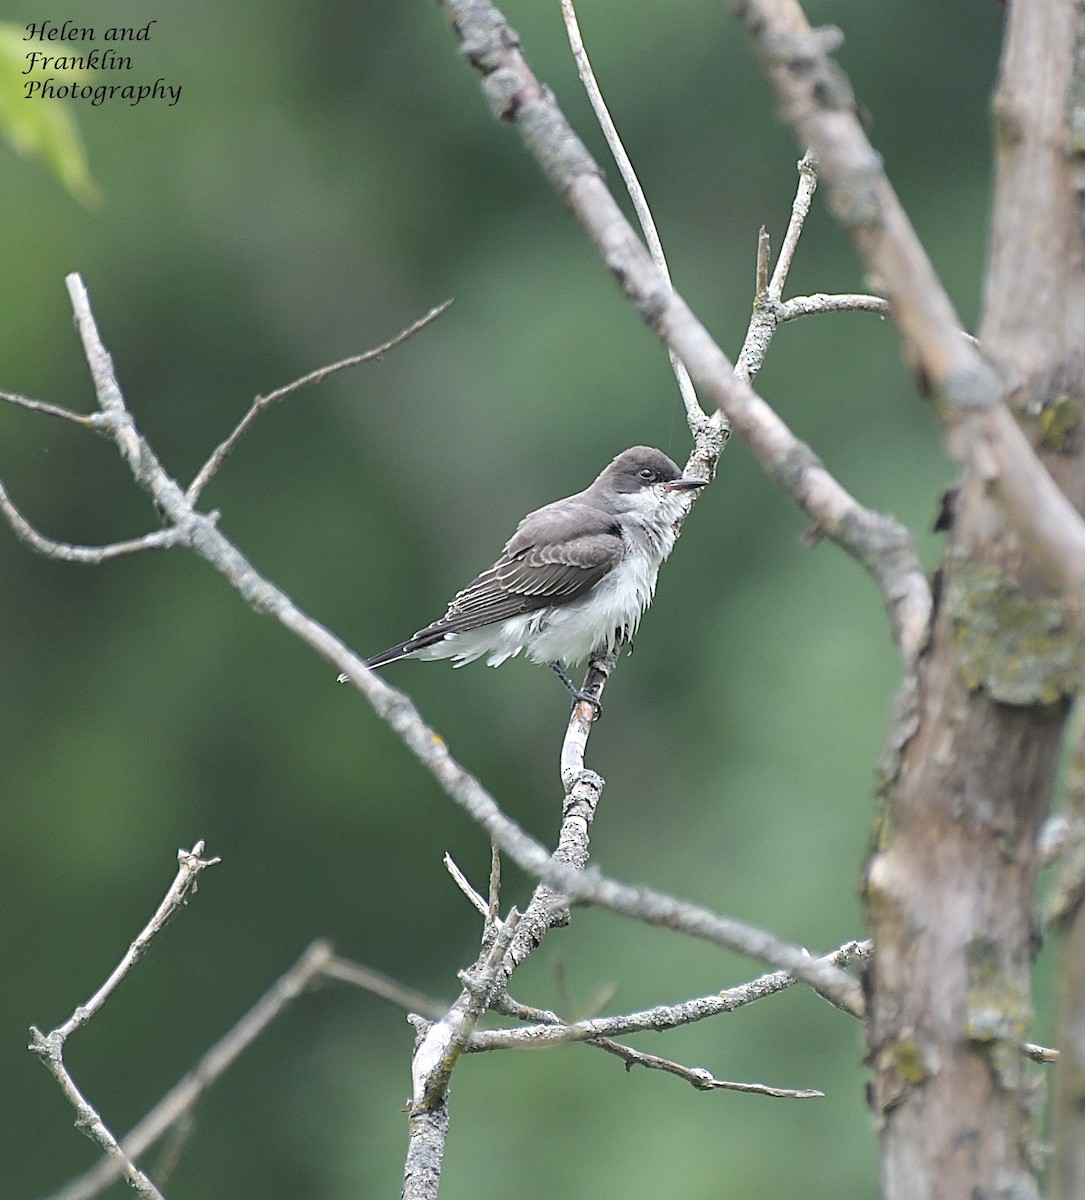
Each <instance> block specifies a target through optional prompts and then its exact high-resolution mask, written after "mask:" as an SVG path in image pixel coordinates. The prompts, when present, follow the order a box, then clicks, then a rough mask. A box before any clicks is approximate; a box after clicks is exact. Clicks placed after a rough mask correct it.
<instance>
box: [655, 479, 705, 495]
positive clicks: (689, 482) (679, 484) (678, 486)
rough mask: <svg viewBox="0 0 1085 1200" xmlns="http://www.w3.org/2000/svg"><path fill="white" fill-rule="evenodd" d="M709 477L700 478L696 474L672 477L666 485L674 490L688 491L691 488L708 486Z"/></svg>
mask: <svg viewBox="0 0 1085 1200" xmlns="http://www.w3.org/2000/svg"><path fill="white" fill-rule="evenodd" d="M707 484H708V480H707V479H698V478H697V477H696V476H695V475H683V476H682V477H681V478H680V479H671V480H669V481H668V482H667V483H666V484H664V487H666V488H669V489H670V490H671V491H672V492H688V491H689V490H690V489H691V488H699V487H706V486H707Z"/></svg>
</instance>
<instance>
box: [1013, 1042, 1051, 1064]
mask: <svg viewBox="0 0 1085 1200" xmlns="http://www.w3.org/2000/svg"><path fill="white" fill-rule="evenodd" d="M1021 1052H1022V1053H1023V1054H1024V1055H1025V1057H1026V1058H1031V1059H1032V1061H1033V1062H1038V1063H1057V1062H1058V1061H1059V1052H1058V1051H1057V1050H1054V1049H1052V1047H1050V1046H1037V1045H1036V1043H1035V1042H1022V1043H1021Z"/></svg>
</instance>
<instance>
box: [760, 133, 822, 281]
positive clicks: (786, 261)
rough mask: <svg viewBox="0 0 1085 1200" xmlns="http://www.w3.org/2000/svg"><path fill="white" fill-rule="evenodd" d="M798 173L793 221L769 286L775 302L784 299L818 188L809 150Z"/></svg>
mask: <svg viewBox="0 0 1085 1200" xmlns="http://www.w3.org/2000/svg"><path fill="white" fill-rule="evenodd" d="M798 171H799V186H798V188H797V190H796V192H795V199H794V200H793V201H792V203H791V219H790V220H789V221H788V223H787V232H786V233H785V234H784V240H783V244H782V245H781V246H780V256H779V258H777V260H776V269H775V270H774V271H773V272H772V279H771V281H770V282H769V286H768V293H769V296H770V297H771V298H772V299H773V300H782V299H783V295H784V284H786V283H787V277H788V274H789V273H790V271H791V263H792V262H793V260H794V258H795V251H796V250H798V248H799V238H800V237H801V236H802V231H803V227H804V226H805V225H806V218H807V217H808V216H809V215H810V203H811V201H812V200H813V198H814V192H815V191H816V190H817V186H818V172H817V162H816V161H815V160H814V157H813V155H812V154H811V153H810V151H809V150H807V152H806V153H805V154H804V155H803V156H802V158H800V159H799V165H798Z"/></svg>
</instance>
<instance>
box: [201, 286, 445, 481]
mask: <svg viewBox="0 0 1085 1200" xmlns="http://www.w3.org/2000/svg"><path fill="white" fill-rule="evenodd" d="M451 304H452V301H451V300H446V301H445V302H444V303H443V304H438V305H437V306H436V307H435V308H431V309H430V310H429V312H428V313H426V315H425V316H424V317H420V318H419V319H418V320H417V321H415V322H414V324H413V325H409V326H408V327H407V328H406V329H404V330H402V331H401V332H399V333H397V334H396V336H395V337H394V338H392V339H391V340H390V341H387V342H385V343H384V345H383V346H377V347H376V349H374V350H367V351H366V352H365V353H364V354H354V355H351V357H350V358H344V359H341V360H340V361H339V362H336V363H331V364H330V365H329V366H326V367H319V368H318V369H317V370H315V371H310V372H309V373H308V374H307V375H302V377H301V378H300V379H295V380H294V382H293V383H288V384H286V385H285V386H284V387H281V388H276V389H275V391H273V392H269V393H268V394H267V395H266V396H257V397H256V399H255V400H254V401H253V403H252V407H251V408H250V409H249V411H248V412H247V413H246V414H245V415H244V416H243V417H242V418H241V420H240V421H239V422H238V424H237V426H236V427H235V428H234V431H233V432H232V433H231V434H230V436H229V437H228V438H227V439H226V440H225V441H224V442H222V443H221V444H220V445H218V446H216V447H215V451H214V453H213V454H212V455H211V457H210V458H209V459H208V460H207V462H205V463H204V464H203V466H202V467H201V468H200V469H199V471H198V472H197V474H196V478H195V479H193V481H192V482H191V483H190V484H189V485H188V491H187V493H186V494H187V496H188V498H189V500H190V501H191V502H192V503H193V504H195V502H196V501H197V500H198V499H199V497H200V493H201V492H202V491H203V489H204V488H205V487H206V486H207V485H208V483H209V482H210V481H211V479H212V478H213V476H214V475H215V473H216V472H217V471H218V469H219V467H221V466H222V464H223V462H225V460H226V457H227V455H229V453H230V452H231V451H232V450H233V448H234V447H235V446H236V445H237V443H238V442H239V441H240V440H241V438H242V436H243V435H244V433H245V431H246V430H247V429H248V428H249V426H250V425H251V424H252V423H253V421H255V420H256V418H257V417H258V416H259V415H260V414H261V413H262V412H263V411H264V409H265V408H270V407H271V405H272V404H275V403H277V402H278V401H279V400H285V399H286V397H287V396H290V395H293V393H294V392H297V391H300V390H301V389H302V388H304V387H309V386H310V385H312V384H317V383H323V382H324V380H325V379H327V378H328V376H329V375H334V374H335V372H336V371H342V370H344V369H345V368H346V367H357V366H360V365H361V364H362V363H367V362H375V361H378V360H379V359H380V358H381V356H382V355H383V354H385V353H386V352H387V351H389V350H391V349H393V348H394V347H396V346H398V345H400V343H401V342H405V341H406V340H407V339H408V338H409V337H411V336H412V335H414V334H416V333H417V332H418V331H419V330H420V329H423V328H425V326H427V325H428V324H429V323H430V322H431V321H435V320H436V319H437V318H438V317H439V316H440V315H441V314H442V313H443V312H444V311H445V310H446V309H447V308H448V307H449V306H450V305H451Z"/></svg>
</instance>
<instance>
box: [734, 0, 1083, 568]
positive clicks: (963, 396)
mask: <svg viewBox="0 0 1085 1200" xmlns="http://www.w3.org/2000/svg"><path fill="white" fill-rule="evenodd" d="M731 7H732V8H733V10H734V12H735V15H736V17H737V18H738V19H739V20H740V22H741V23H742V25H743V26H744V28H745V30H746V32H747V34H748V35H749V37H750V40H751V41H752V43H753V45H754V47H755V49H756V52H757V54H758V56H759V57H760V59H761V62H762V65H763V67H764V70H765V74H766V75H767V77H768V79H769V81H770V82H771V84H772V86H773V87H774V89H775V91H776V95H777V98H778V100H779V101H780V107H781V110H782V113H783V116H784V119H785V120H786V121H787V122H788V123H789V124H790V125H791V127H792V129H793V130H794V132H795V135H796V137H797V138H798V140H799V142H800V143H801V144H803V145H808V146H810V147H811V149H812V150H813V152H814V154H815V155H816V156H817V159H818V164H819V168H820V171H821V174H822V177H823V179H824V180H825V182H826V184H827V186H828V188H829V193H830V199H829V202H830V207H831V208H832V211H833V213H834V215H835V216H836V218H837V220H838V221H839V222H840V224H841V225H843V226H844V228H845V229H846V230H847V231H848V233H850V234H851V236H852V239H853V240H854V242H855V244H856V247H857V248H858V250H859V252H860V254H861V255H862V256H863V259H864V261H865V262H866V264H867V267H868V269H869V270H870V272H871V273H872V274H874V275H875V276H876V277H877V278H878V279H879V281H880V282H881V284H882V286H883V287H884V288H885V291H886V294H887V297H888V300H889V306H890V309H891V311H892V314H893V318H894V320H895V322H896V324H897V327H898V330H899V332H900V336H901V339H902V341H903V342H904V347H905V351H906V353H907V355H908V357H909V359H910V361H911V363H912V366H913V371H914V372H915V374H916V377H917V379H918V380H919V383H920V386H921V387H923V388H924V389H925V390H926V389H930V390H932V391H933V393H934V396H935V400H936V407H937V411H938V415H939V417H940V419H941V421H942V423H943V425H944V427H945V430H946V433H947V438H948V445H949V449H950V452H951V453H952V454H953V456H954V457H955V458H957V459H960V460H963V461H967V462H968V463H969V465H970V466H971V468H972V470H973V471H974V472H975V474H976V476H977V478H978V479H980V480H982V481H983V482H984V483H985V484H986V485H987V486H988V487H989V489H990V490H991V491H992V492H993V493H994V494H995V495H996V496H997V498H998V499H999V501H1000V502H1001V504H1002V507H1003V509H1004V511H1005V513H1006V515H1007V517H1008V518H1009V520H1010V522H1011V523H1012V524H1013V525H1014V527H1015V528H1016V530H1017V532H1018V534H1019V535H1020V537H1021V539H1022V541H1023V542H1024V543H1025V544H1026V545H1027V546H1028V548H1029V549H1030V551H1031V553H1032V554H1033V556H1034V557H1035V559H1036V561H1037V562H1038V563H1039V564H1040V566H1041V568H1042V569H1043V570H1044V573H1045V574H1046V575H1047V577H1048V578H1049V580H1050V581H1051V582H1052V583H1053V584H1054V585H1055V586H1057V587H1059V588H1060V589H1062V590H1066V591H1079V590H1081V589H1082V588H1083V587H1085V520H1083V519H1082V517H1081V516H1080V515H1079V514H1078V512H1077V511H1076V510H1075V508H1074V507H1073V505H1072V504H1071V503H1070V502H1069V500H1067V498H1066V497H1065V496H1064V495H1063V493H1062V492H1061V491H1060V490H1059V488H1058V486H1057V485H1056V483H1055V481H1054V480H1053V479H1052V478H1051V476H1050V475H1049V474H1048V472H1047V470H1046V469H1045V468H1044V466H1043V464H1042V463H1041V462H1040V460H1039V458H1037V456H1036V454H1035V453H1034V452H1033V450H1032V447H1031V446H1030V444H1029V441H1028V439H1027V438H1026V437H1025V435H1024V433H1023V432H1022V430H1021V428H1020V426H1018V424H1017V422H1016V421H1015V420H1014V418H1013V416H1012V415H1011V413H1010V411H1009V409H1008V408H1007V407H1006V403H1005V401H1006V387H1005V384H1004V382H1003V381H1002V380H1001V379H1000V377H999V376H998V374H997V373H996V372H995V370H994V369H993V368H992V367H991V366H990V365H989V364H988V363H987V362H986V361H985V360H984V359H983V358H981V357H980V354H979V351H978V350H977V348H976V347H975V345H974V344H973V343H972V342H971V341H970V340H969V339H968V338H964V337H962V336H961V335H960V332H959V330H960V328H961V323H960V320H959V318H958V316H957V314H956V312H955V311H954V308H953V304H952V302H951V301H950V299H949V296H948V295H947V294H946V291H945V289H944V288H943V287H942V284H941V282H940V280H939V279H938V276H937V274H936V273H935V270H934V267H933V266H932V265H931V262H930V260H929V259H928V258H927V255H926V252H925V251H924V249H923V246H922V244H921V242H920V241H919V238H918V237H917V235H916V233H915V230H914V229H913V228H912V226H911V223H910V222H909V220H908V217H907V215H906V214H905V212H904V209H903V207H902V206H901V203H900V201H899V199H898V198H897V195H896V193H895V192H894V191H893V188H892V185H891V184H890V183H889V180H888V178H887V176H886V174H885V171H884V169H883V166H882V160H881V158H880V156H879V155H878V154H877V152H876V151H875V150H874V148H873V147H872V146H871V144H870V142H869V140H868V139H867V136H866V134H865V133H864V131H863V127H862V123H861V122H860V119H859V116H858V114H857V112H856V110H855V102H854V98H853V96H852V93H851V87H850V85H849V83H848V80H847V78H846V76H845V75H844V73H843V72H842V71H841V69H840V68H839V67H838V66H837V65H836V63H835V62H833V60H832V59H831V58H830V54H831V53H832V51H833V50H835V49H836V47H837V46H838V45H839V42H840V35H839V31H837V30H835V29H820V30H815V29H811V27H810V24H809V22H808V21H807V20H806V17H805V15H804V14H803V11H802V9H801V7H800V6H799V4H798V3H797V2H796V0H741V2H740V0H732V3H731Z"/></svg>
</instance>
